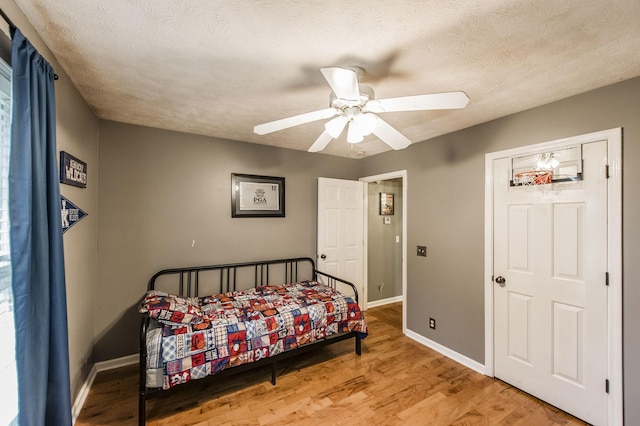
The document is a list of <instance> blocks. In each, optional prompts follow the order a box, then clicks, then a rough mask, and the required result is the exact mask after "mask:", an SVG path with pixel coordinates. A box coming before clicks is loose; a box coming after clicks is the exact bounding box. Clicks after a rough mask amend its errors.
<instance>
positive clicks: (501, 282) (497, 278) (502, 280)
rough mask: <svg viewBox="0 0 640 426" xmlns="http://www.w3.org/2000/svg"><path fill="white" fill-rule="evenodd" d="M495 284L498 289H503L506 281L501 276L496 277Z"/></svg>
mask: <svg viewBox="0 0 640 426" xmlns="http://www.w3.org/2000/svg"><path fill="white" fill-rule="evenodd" d="M496 282H497V283H498V285H499V286H500V287H504V286H505V285H506V282H507V280H506V279H505V277H503V276H502V275H500V276H498V277H496Z"/></svg>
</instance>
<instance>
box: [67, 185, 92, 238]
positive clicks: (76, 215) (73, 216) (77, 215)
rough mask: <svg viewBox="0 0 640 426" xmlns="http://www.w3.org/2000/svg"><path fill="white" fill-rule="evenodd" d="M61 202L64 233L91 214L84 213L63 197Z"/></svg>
mask: <svg viewBox="0 0 640 426" xmlns="http://www.w3.org/2000/svg"><path fill="white" fill-rule="evenodd" d="M60 201H61V210H60V213H61V216H62V233H63V234H64V233H65V232H67V229H69V228H71V227H72V226H73V225H75V224H76V223H78V222H80V221H81V220H82V218H84V217H85V216H86V215H88V214H89V213H87V212H85V211H83V210H82V209H81V208H79V207H78V206H76V205H75V204H73V203H72V202H71V201H69V200H68V199H67V198H65V197H64V196H63V195H61V196H60Z"/></svg>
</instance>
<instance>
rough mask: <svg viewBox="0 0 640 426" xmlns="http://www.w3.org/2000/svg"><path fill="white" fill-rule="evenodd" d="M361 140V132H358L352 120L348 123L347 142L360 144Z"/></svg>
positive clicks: (362, 138) (362, 137)
mask: <svg viewBox="0 0 640 426" xmlns="http://www.w3.org/2000/svg"><path fill="white" fill-rule="evenodd" d="M363 140H364V136H363V135H362V132H361V131H360V129H359V128H358V126H357V125H356V124H355V122H354V121H353V120H352V121H351V122H350V123H349V130H348V131H347V142H349V143H358V142H362V141H363Z"/></svg>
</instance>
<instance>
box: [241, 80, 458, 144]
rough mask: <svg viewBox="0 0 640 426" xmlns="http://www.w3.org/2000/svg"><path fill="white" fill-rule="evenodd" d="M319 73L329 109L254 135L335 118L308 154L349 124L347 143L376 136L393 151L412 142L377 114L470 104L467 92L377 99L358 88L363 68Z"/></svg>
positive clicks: (278, 123) (279, 122)
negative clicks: (328, 93) (326, 89)
mask: <svg viewBox="0 0 640 426" xmlns="http://www.w3.org/2000/svg"><path fill="white" fill-rule="evenodd" d="M320 71H321V72H322V75H323V76H324V78H325V80H327V83H329V86H331V90H332V93H331V96H330V102H329V104H330V106H329V108H325V109H321V110H318V111H313V112H308V113H305V114H300V115H294V116H292V117H288V118H283V119H280V120H276V121H270V122H268V123H264V124H259V125H257V126H255V127H254V128H253V131H254V132H255V133H256V134H258V135H266V134H268V133H272V132H277V131H278V130H284V129H288V128H289V127H294V126H299V125H301V124H306V123H311V122H312V121H318V120H325V119H328V118H332V117H335V118H333V119H332V120H329V121H327V123H325V130H324V131H323V132H322V133H321V134H320V136H319V137H318V139H316V141H315V142H314V143H313V145H311V147H310V148H309V152H318V151H322V150H323V149H325V148H326V147H327V145H328V144H329V142H331V140H332V139H336V138H338V137H339V136H340V135H341V134H342V131H343V130H344V128H345V127H346V126H347V124H348V125H349V128H348V130H347V142H349V143H358V142H361V141H362V140H363V139H364V137H365V136H368V135H370V134H374V135H376V136H377V137H378V138H379V139H380V140H382V141H383V142H384V143H386V144H387V145H389V146H390V147H391V148H393V149H396V150H398V149H403V148H406V147H408V146H409V145H411V141H410V140H409V139H408V138H407V137H406V136H404V135H403V134H402V133H400V132H399V131H397V130H396V129H395V128H393V127H392V126H391V125H389V123H387V122H386V121H384V120H383V119H381V118H380V117H378V116H377V115H376V114H378V113H383V112H397V111H422V110H436V109H458V108H464V107H465V106H467V103H469V97H468V96H467V95H466V94H465V93H464V92H445V93H433V94H428V95H417V96H403V97H399V98H387V99H374V97H373V89H372V88H371V87H369V86H366V85H359V84H358V74H360V75H362V74H363V73H364V70H363V69H362V68H358V67H350V68H340V67H329V68H321V69H320Z"/></svg>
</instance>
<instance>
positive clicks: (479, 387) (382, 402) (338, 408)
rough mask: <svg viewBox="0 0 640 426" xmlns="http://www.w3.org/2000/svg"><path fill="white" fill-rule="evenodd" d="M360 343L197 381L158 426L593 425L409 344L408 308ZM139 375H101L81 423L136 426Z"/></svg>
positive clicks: (157, 416) (380, 314) (123, 371)
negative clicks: (273, 379)
mask: <svg viewBox="0 0 640 426" xmlns="http://www.w3.org/2000/svg"><path fill="white" fill-rule="evenodd" d="M365 317H366V319H367V321H368V324H369V337H367V338H366V339H365V340H363V342H362V356H361V357H358V356H357V355H355V353H354V345H353V342H352V341H346V342H340V343H337V344H334V345H331V346H328V347H325V348H321V349H319V350H317V351H313V352H311V353H310V354H304V355H302V356H300V357H294V358H292V359H290V360H286V361H283V362H282V363H280V364H279V367H278V379H277V384H276V385H275V386H272V385H271V383H270V381H269V380H270V370H269V367H265V368H258V369H256V370H252V371H249V372H245V373H242V374H240V375H237V376H229V377H220V378H216V379H214V380H197V381H193V382H191V383H190V384H187V385H183V386H182V387H180V386H179V387H177V388H176V389H175V390H174V391H172V392H171V394H170V395H166V396H164V395H163V396H160V397H158V398H155V399H151V400H149V401H148V403H147V423H148V424H151V425H197V426H205V425H288V424H296V425H317V424H322V425H347V424H348V425H468V424H474V425H475V424H481V425H536V426H537V425H584V424H585V423H583V422H581V421H580V420H577V419H576V418H574V417H572V416H570V415H568V414H566V413H564V412H562V411H560V410H558V409H556V408H554V407H552V406H550V405H548V404H545V403H543V402H541V401H539V400H537V399H535V398H533V397H531V396H529V395H527V394H525V393H523V392H521V391H519V390H517V389H515V388H513V387H511V386H510V385H508V384H506V383H504V382H501V381H499V380H496V379H493V378H490V377H486V376H483V375H481V374H478V373H476V372H474V371H472V370H470V369H468V368H466V367H463V366H462V365H460V364H458V363H456V362H454V361H452V360H450V359H448V358H446V357H445V356H443V355H440V354H439V353H437V352H435V351H433V350H431V349H428V348H426V347H424V346H422V345H420V344H419V343H417V342H414V341H413V340H411V339H409V338H408V337H405V336H403V334H402V330H401V318H402V306H401V304H400V303H395V304H392V305H386V306H381V307H377V308H372V309H369V310H368V311H367V312H366V313H365ZM137 374H138V370H137V366H130V367H123V368H119V369H116V370H111V371H106V372H102V373H99V374H98V376H97V377H96V380H95V382H94V384H93V386H92V388H91V391H90V393H89V396H88V398H87V400H86V402H85V405H84V407H83V409H82V412H81V413H80V416H79V418H78V420H77V422H76V425H77V426H84V425H135V424H137V401H138V399H137V390H138V376H137Z"/></svg>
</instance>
